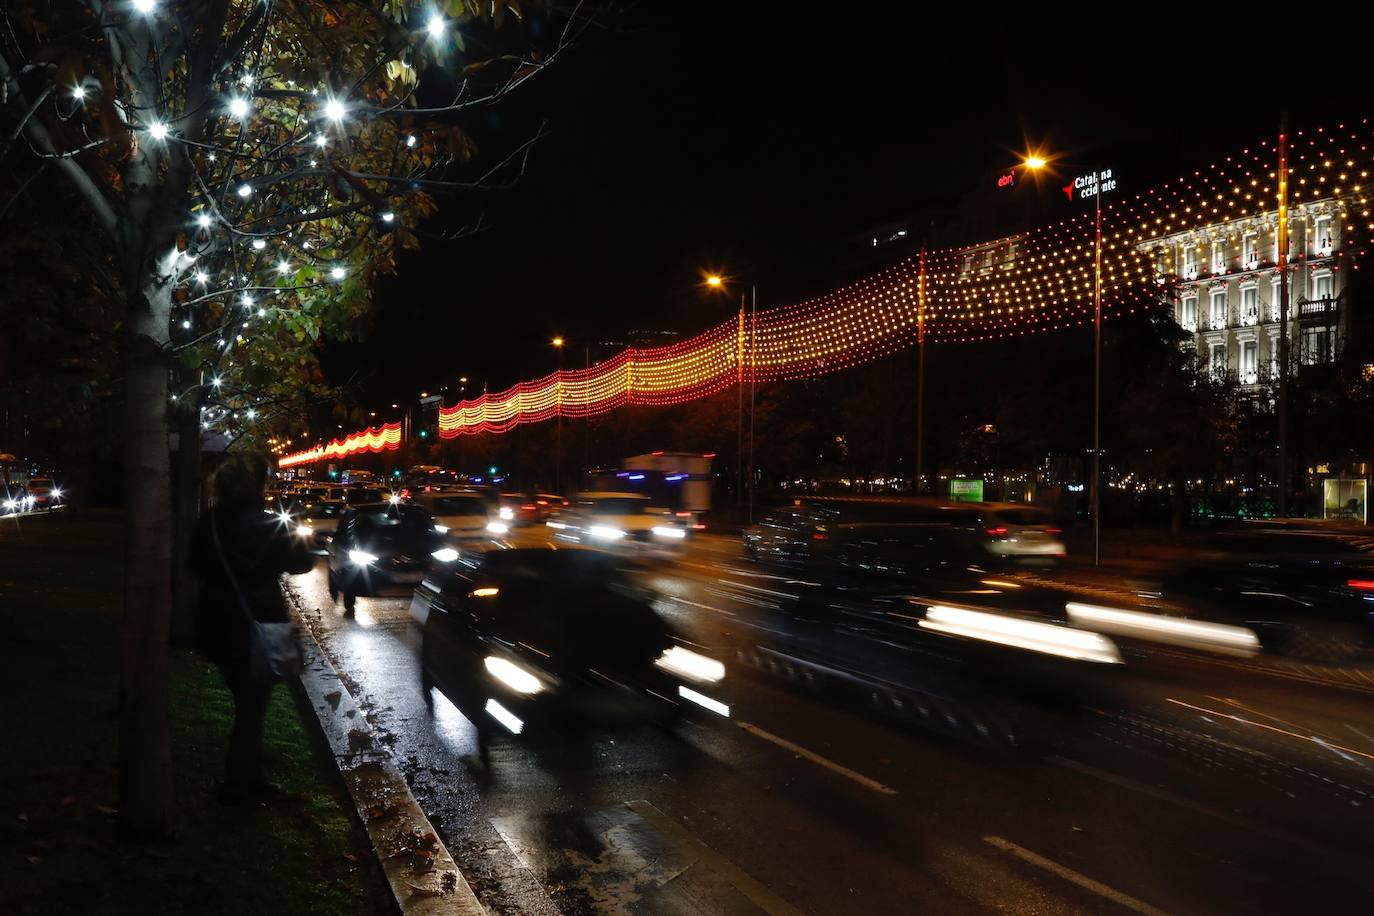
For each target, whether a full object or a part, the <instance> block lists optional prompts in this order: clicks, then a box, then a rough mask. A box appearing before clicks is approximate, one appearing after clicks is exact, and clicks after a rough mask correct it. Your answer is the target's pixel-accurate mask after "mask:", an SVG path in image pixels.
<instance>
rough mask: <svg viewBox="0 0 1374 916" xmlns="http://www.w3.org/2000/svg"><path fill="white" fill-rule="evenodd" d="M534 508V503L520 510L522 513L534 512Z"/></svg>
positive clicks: (526, 504) (527, 504)
mask: <svg viewBox="0 0 1374 916" xmlns="http://www.w3.org/2000/svg"><path fill="white" fill-rule="evenodd" d="M534 508H535V506H534V503H525V505H523V506H521V507H520V510H521V511H522V512H533V511H534Z"/></svg>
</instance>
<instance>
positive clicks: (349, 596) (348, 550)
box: [328, 501, 458, 612]
mask: <svg viewBox="0 0 1374 916" xmlns="http://www.w3.org/2000/svg"><path fill="white" fill-rule="evenodd" d="M457 556H458V553H457V551H455V550H454V549H453V548H451V547H448V546H447V545H446V544H445V542H444V536H443V535H442V534H441V533H440V532H439V531H438V530H437V529H436V528H435V526H434V518H433V516H431V515H430V514H429V513H428V512H427V511H425V510H424V509H423V508H421V507H419V506H408V505H405V504H399V503H393V502H390V501H388V502H382V503H372V504H368V505H363V506H353V507H349V508H347V509H345V510H344V512H343V514H342V515H340V516H339V521H338V527H337V528H336V529H335V531H334V536H333V538H331V539H330V541H329V573H328V576H329V597H330V598H331V599H334V600H337V599H338V596H339V595H340V594H342V595H343V597H344V607H345V609H346V610H348V611H350V612H351V611H352V610H353V605H354V601H355V599H356V598H357V596H359V595H376V594H378V593H379V592H382V591H385V590H387V589H389V588H392V587H396V586H415V585H417V584H419V582H420V581H421V580H422V579H423V578H424V576H425V573H426V571H428V569H429V568H430V565H431V564H432V563H433V562H434V561H435V560H453V559H457Z"/></svg>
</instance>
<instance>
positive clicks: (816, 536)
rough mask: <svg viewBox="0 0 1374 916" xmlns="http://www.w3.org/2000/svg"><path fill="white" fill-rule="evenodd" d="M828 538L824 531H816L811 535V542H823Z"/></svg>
mask: <svg viewBox="0 0 1374 916" xmlns="http://www.w3.org/2000/svg"><path fill="white" fill-rule="evenodd" d="M826 537H827V535H826V533H825V532H824V531H815V532H812V534H811V540H813V541H823V540H825V539H826Z"/></svg>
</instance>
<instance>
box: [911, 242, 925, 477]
mask: <svg viewBox="0 0 1374 916" xmlns="http://www.w3.org/2000/svg"><path fill="white" fill-rule="evenodd" d="M925 426H926V243H925V241H924V240H922V242H921V257H920V260H919V261H918V269H917V273H916V476H915V477H914V478H912V480H911V489H912V491H913V492H915V493H917V494H921V493H924V492H925V445H926V441H925V437H926V429H925Z"/></svg>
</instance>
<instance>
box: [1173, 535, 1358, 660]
mask: <svg viewBox="0 0 1374 916" xmlns="http://www.w3.org/2000/svg"><path fill="white" fill-rule="evenodd" d="M1216 546H1217V547H1219V548H1221V550H1222V551H1223V552H1221V553H1219V554H1214V555H1211V556H1209V557H1208V558H1207V559H1206V561H1205V562H1198V563H1194V564H1189V565H1188V566H1186V567H1183V568H1181V569H1178V570H1175V571H1174V572H1172V573H1170V574H1169V575H1168V576H1166V577H1165V578H1164V581H1163V583H1162V587H1161V598H1162V599H1163V600H1165V601H1171V602H1174V603H1177V604H1181V605H1183V606H1184V607H1188V608H1190V609H1192V610H1195V611H1197V612H1198V613H1199V614H1200V615H1201V616H1204V617H1206V618H1208V619H1213V620H1218V621H1220V622H1224V623H1231V624H1236V625H1240V626H1245V627H1249V628H1250V629H1252V630H1254V631H1255V633H1256V634H1258V636H1259V639H1260V643H1261V645H1263V646H1264V648H1265V649H1266V650H1269V651H1274V652H1279V653H1281V654H1285V655H1292V656H1295V657H1299V658H1305V659H1311V660H1314V661H1327V662H1335V663H1343V662H1348V661H1350V660H1352V659H1354V658H1357V657H1359V656H1362V655H1368V654H1370V652H1371V649H1374V555H1371V554H1370V553H1368V552H1366V551H1364V550H1363V549H1361V544H1360V541H1359V540H1358V539H1352V538H1349V537H1344V536H1341V535H1340V534H1336V533H1327V532H1313V531H1301V530H1282V529H1277V530H1275V529H1263V528H1246V529H1242V530H1239V531H1236V532H1228V533H1226V534H1224V535H1221V536H1220V537H1219V538H1218V540H1217V544H1216Z"/></svg>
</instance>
